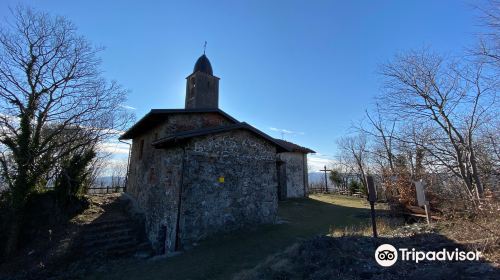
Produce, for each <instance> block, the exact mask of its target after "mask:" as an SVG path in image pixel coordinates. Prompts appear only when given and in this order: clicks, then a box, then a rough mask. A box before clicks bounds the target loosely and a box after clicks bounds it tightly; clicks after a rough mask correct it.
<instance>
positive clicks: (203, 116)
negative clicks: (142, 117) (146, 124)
mask: <svg viewBox="0 0 500 280" xmlns="http://www.w3.org/2000/svg"><path fill="white" fill-rule="evenodd" d="M229 123H231V122H230V121H229V120H227V119H226V118H224V117H222V116H221V115H219V114H216V113H197V114H177V115H171V116H169V117H168V118H167V119H166V120H165V122H164V123H163V124H161V125H159V126H157V127H155V128H153V129H151V130H150V131H149V132H147V133H144V134H143V135H141V136H140V137H137V138H135V139H133V141H132V151H131V154H130V166H129V176H128V181H127V193H128V194H129V195H130V196H131V197H132V198H134V201H135V204H136V205H135V206H136V208H137V209H139V210H140V211H142V212H143V214H144V217H145V225H146V233H147V235H148V238H149V240H150V241H151V244H152V245H153V248H156V249H157V251H158V252H159V253H161V252H162V251H163V250H166V251H173V250H174V246H175V228H176V222H177V205H178V204H177V201H178V195H179V188H180V183H181V170H182V157H183V149H182V148H180V147H178V148H174V149H168V150H163V149H154V148H153V147H152V146H151V143H152V142H153V141H155V140H158V139H160V138H163V137H166V136H168V135H169V134H171V133H174V132H177V131H184V130H190V129H196V128H202V127H210V126H219V125H221V124H229ZM142 141H143V148H142V152H141V149H140V148H141V142H142ZM141 153H142V156H141Z"/></svg>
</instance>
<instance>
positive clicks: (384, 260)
mask: <svg viewBox="0 0 500 280" xmlns="http://www.w3.org/2000/svg"><path fill="white" fill-rule="evenodd" d="M375 260H376V261H377V263H378V264H379V265H381V266H384V267H389V266H392V265H394V264H395V263H396V261H397V260H398V250H396V248H394V246H392V245H390V244H382V245H380V246H378V248H377V250H375Z"/></svg>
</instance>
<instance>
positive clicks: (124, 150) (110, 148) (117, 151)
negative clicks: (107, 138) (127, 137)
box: [99, 142, 130, 156]
mask: <svg viewBox="0 0 500 280" xmlns="http://www.w3.org/2000/svg"><path fill="white" fill-rule="evenodd" d="M129 148H130V146H129V145H127V144H125V143H122V142H105V143H102V144H101V145H99V150H100V151H102V152H106V153H110V154H112V155H113V156H118V155H121V156H123V155H126V156H128V151H129Z"/></svg>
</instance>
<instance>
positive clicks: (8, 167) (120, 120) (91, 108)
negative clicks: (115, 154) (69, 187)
mask: <svg viewBox="0 0 500 280" xmlns="http://www.w3.org/2000/svg"><path fill="white" fill-rule="evenodd" d="M12 15H13V21H12V22H7V23H6V24H4V25H3V26H2V29H1V31H0V144H1V146H2V153H1V154H0V164H1V168H2V169H1V170H2V175H3V176H4V178H5V181H6V182H7V185H8V186H9V195H10V196H9V197H10V199H9V201H10V203H11V209H12V211H13V219H14V220H13V221H14V222H13V223H12V227H11V229H10V235H9V240H8V244H7V252H8V253H12V252H13V251H14V249H15V248H16V246H17V237H18V234H19V230H20V226H21V223H22V220H23V212H24V210H23V208H24V205H25V201H26V197H27V196H28V194H30V193H32V192H33V191H34V190H35V188H36V185H37V184H39V183H40V179H41V177H43V176H44V175H45V174H47V173H49V172H50V171H51V169H52V168H53V167H54V166H57V164H58V162H59V161H60V159H62V158H64V157H67V156H68V155H70V154H72V153H74V152H75V151H78V150H79V149H82V148H83V147H88V146H94V145H95V144H96V143H98V142H100V141H103V140H105V139H106V138H107V137H109V136H110V135H113V132H114V131H115V130H116V129H121V128H122V127H124V125H126V123H127V122H128V118H127V115H126V113H125V112H124V110H123V108H122V107H120V104H123V102H124V99H125V96H126V94H125V91H124V90H123V89H122V88H121V87H120V86H119V85H117V84H116V83H115V82H111V83H109V82H107V81H106V80H105V79H104V78H103V77H102V75H101V72H100V70H99V65H100V60H99V58H98V57H97V54H98V53H99V51H100V49H98V48H95V47H93V46H92V45H91V44H90V43H89V42H88V41H87V40H86V39H85V38H83V37H81V36H79V35H77V33H76V27H75V26H74V25H73V24H72V23H71V22H70V21H68V20H67V19H65V18H63V17H52V16H50V15H48V14H46V13H42V12H38V11H34V10H32V9H30V8H25V7H18V8H17V9H15V10H13V11H12Z"/></svg>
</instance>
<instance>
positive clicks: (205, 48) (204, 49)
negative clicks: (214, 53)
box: [203, 41, 207, 54]
mask: <svg viewBox="0 0 500 280" xmlns="http://www.w3.org/2000/svg"><path fill="white" fill-rule="evenodd" d="M206 50H207V41H205V44H203V54H205V51H206Z"/></svg>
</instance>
